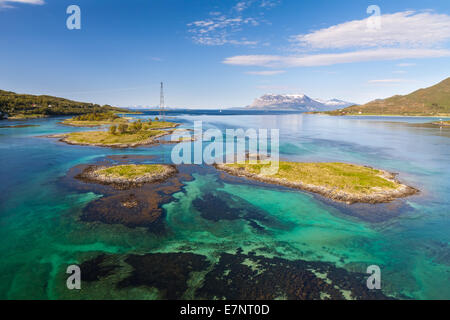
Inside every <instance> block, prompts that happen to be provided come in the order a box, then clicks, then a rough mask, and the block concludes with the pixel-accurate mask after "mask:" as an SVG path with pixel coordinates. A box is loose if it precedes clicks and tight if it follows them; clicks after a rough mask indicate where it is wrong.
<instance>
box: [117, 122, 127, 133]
mask: <svg viewBox="0 0 450 320" xmlns="http://www.w3.org/2000/svg"><path fill="white" fill-rule="evenodd" d="M127 130H128V125H127V124H125V123H121V124H119V126H118V127H117V131H118V132H119V134H123V133H125V132H127Z"/></svg>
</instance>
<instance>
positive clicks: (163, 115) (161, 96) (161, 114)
mask: <svg viewBox="0 0 450 320" xmlns="http://www.w3.org/2000/svg"><path fill="white" fill-rule="evenodd" d="M159 117H160V118H162V119H164V117H165V113H164V84H163V83H162V82H161V95H160V98H159Z"/></svg>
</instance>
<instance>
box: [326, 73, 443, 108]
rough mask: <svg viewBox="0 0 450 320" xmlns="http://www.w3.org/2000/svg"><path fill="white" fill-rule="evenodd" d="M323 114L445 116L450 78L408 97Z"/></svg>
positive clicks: (377, 101) (383, 100)
mask: <svg viewBox="0 0 450 320" xmlns="http://www.w3.org/2000/svg"><path fill="white" fill-rule="evenodd" d="M319 113H322V112H319ZM323 113H325V114H330V115H385V116H398V115H400V116H436V117H438V116H447V115H450V78H447V79H445V80H444V81H442V82H440V83H438V84H436V85H434V86H432V87H429V88H425V89H420V90H417V91H414V92H413V93H410V94H408V95H404V96H401V95H396V96H393V97H391V98H388V99H379V100H375V101H372V102H369V103H366V104H364V105H360V106H357V105H355V106H351V107H348V108H345V109H341V110H335V111H328V112H323Z"/></svg>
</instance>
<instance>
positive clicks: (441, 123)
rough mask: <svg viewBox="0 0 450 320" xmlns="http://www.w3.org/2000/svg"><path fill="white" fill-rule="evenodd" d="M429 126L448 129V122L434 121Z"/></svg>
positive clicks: (449, 125) (449, 122) (449, 124)
mask: <svg viewBox="0 0 450 320" xmlns="http://www.w3.org/2000/svg"><path fill="white" fill-rule="evenodd" d="M431 124H433V125H435V126H440V127H450V121H435V122H432V123H431Z"/></svg>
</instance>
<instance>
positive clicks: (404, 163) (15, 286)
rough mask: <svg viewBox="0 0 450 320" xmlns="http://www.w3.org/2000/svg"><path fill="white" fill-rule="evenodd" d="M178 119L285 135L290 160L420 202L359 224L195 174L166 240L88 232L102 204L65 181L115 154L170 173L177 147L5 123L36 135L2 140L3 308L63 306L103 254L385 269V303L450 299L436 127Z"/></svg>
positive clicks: (142, 233)
mask: <svg viewBox="0 0 450 320" xmlns="http://www.w3.org/2000/svg"><path fill="white" fill-rule="evenodd" d="M141 117H142V118H145V117H146V115H144V116H141ZM175 118H176V119H174V120H176V121H180V122H182V123H183V127H186V128H189V127H192V125H193V121H196V120H202V121H203V128H204V129H208V128H219V129H221V130H223V129H226V128H244V129H245V128H255V129H259V128H278V129H280V153H281V154H280V156H281V158H282V159H288V160H291V161H343V162H350V163H356V164H362V165H369V166H373V167H376V168H381V169H385V170H388V171H392V172H398V173H399V174H400V176H399V177H400V180H401V181H402V182H404V183H406V184H409V185H411V186H415V187H417V188H418V189H420V190H421V193H420V194H419V195H417V196H413V197H410V198H407V199H404V200H400V201H398V202H396V203H399V204H398V205H393V206H392V209H391V210H393V211H396V214H394V215H392V216H387V217H386V218H385V219H378V220H373V219H363V218H361V217H358V216H357V215H356V216H355V215H354V214H351V212H352V210H362V211H367V210H368V209H367V208H368V206H362V207H360V208H359V207H353V209H352V208H351V206H350V207H348V206H345V205H339V206H336V205H334V204H333V203H330V202H329V201H326V200H325V199H322V198H320V197H317V196H314V195H312V194H310V193H306V192H301V191H298V190H289V189H287V188H280V187H271V186H268V185H262V184H253V183H251V182H249V183H245V182H242V183H241V182H233V181H227V180H222V179H221V178H220V174H218V173H217V172H216V171H215V170H214V169H212V168H207V167H206V168H199V169H198V170H194V173H193V178H194V179H193V180H192V181H188V182H186V186H185V187H184V188H183V190H182V191H180V192H178V193H175V194H174V195H173V198H174V199H173V201H171V202H169V203H167V204H165V205H163V208H164V210H165V212H166V215H165V222H166V224H167V225H168V227H169V228H170V230H171V233H170V234H168V235H166V236H158V235H155V234H153V233H151V232H148V231H147V230H145V229H139V228H136V229H131V228H127V227H125V226H122V225H106V224H102V223H86V222H82V221H80V219H79V215H80V213H81V212H82V210H83V208H84V207H85V206H86V205H87V204H88V203H89V202H90V201H93V200H95V199H97V198H99V197H101V195H99V194H94V193H92V192H80V191H75V190H70V189H67V188H61V186H60V184H59V181H60V180H61V178H62V177H64V176H65V175H66V173H67V172H68V170H69V169H70V168H72V167H74V166H76V165H78V164H86V163H93V162H95V161H98V160H101V159H102V158H104V157H105V156H108V155H114V154H130V155H136V154H139V155H154V156H155V158H154V159H152V160H148V162H167V163H169V162H170V151H171V149H172V145H161V146H155V147H150V148H149V147H140V148H136V149H128V150H120V149H108V148H96V147H83V146H73V145H66V144H63V143H60V142H58V141H57V140H55V139H49V138H43V137H38V136H42V135H46V134H54V133H61V132H70V131H75V130H91V129H80V128H70V127H66V126H62V125H60V124H58V122H59V121H60V120H61V119H58V118H50V119H38V120H29V121H21V122H14V121H8V122H7V123H6V122H5V124H7V125H14V124H36V125H39V126H38V127H27V128H1V129H0V159H1V166H0V177H1V181H2V183H1V185H0V237H1V243H0V255H1V257H2V262H1V264H0V298H2V299H22V298H28V299H57V298H64V297H65V295H64V292H65V291H67V289H66V287H65V286H66V284H65V278H64V276H62V275H64V274H65V268H66V267H67V266H68V265H70V264H74V263H79V262H80V261H84V260H85V259H86V257H93V256H96V255H98V254H99V253H109V254H127V253H137V254H143V253H149V252H152V253H153V252H181V251H188V252H193V253H198V254H204V255H206V256H207V257H208V258H209V259H210V260H212V261H213V260H214V259H217V257H218V255H219V254H220V253H221V252H234V251H235V250H236V249H237V248H242V249H243V250H244V252H248V251H251V250H255V251H256V252H258V254H264V255H267V256H269V257H271V256H279V257H283V258H286V259H291V260H295V259H304V260H310V261H325V262H331V263H333V264H335V265H336V266H338V267H343V268H346V269H347V270H349V271H356V272H365V271H366V268H367V267H368V266H370V265H378V266H380V268H381V272H382V288H383V290H384V292H385V293H386V294H389V295H392V296H394V297H397V298H416V299H450V247H449V241H450V219H449V214H450V197H449V194H450V170H449V169H450V129H449V128H439V127H429V126H421V125H419V124H420V123H424V122H430V121H432V120H433V119H430V118H402V117H392V118H387V117H328V116H317V115H302V114H279V115H274V114H271V115H248V114H242V115H239V114H235V115H218V114H217V115H214V114H210V115H198V114H194V115H193V114H180V115H177V116H176V117H175ZM2 124H3V122H2ZM206 195H209V198H208V197H206ZM196 199H210V200H204V201H214V199H226V201H227V202H228V204H229V206H230V207H231V208H234V209H236V210H239V208H241V207H245V208H256V209H258V210H260V212H264V214H266V215H267V216H266V217H265V219H264V221H263V222H258V221H257V222H258V223H263V224H265V228H266V230H267V231H268V232H259V231H258V230H257V229H255V228H252V227H251V226H250V224H249V222H248V221H246V220H245V219H234V220H227V219H221V220H218V221H213V220H208V219H204V217H203V216H202V214H201V213H202V206H203V207H205V206H208V204H207V203H206V204H205V203H202V206H199V205H198V204H197V202H196ZM245 208H244V209H245ZM355 208H356V209H355ZM367 212H368V213H367V214H371V213H370V211H367ZM386 214H387V215H389V214H388V211H386ZM192 281H193V282H195V279H194V280H192ZM107 291H108V293H105V292H103V291H102V288H101V286H100V287H99V288H98V292H99V293H98V298H105V297H106V298H139V299H140V298H155V297H157V295H155V293H154V291H151V290H144V289H142V288H140V289H136V290H134V291H133V290H131V291H130V290H128V291H120V290H117V291H116V292H111V290H110V289H109V288H108V289H107ZM191 297H193V298H195V296H191Z"/></svg>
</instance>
